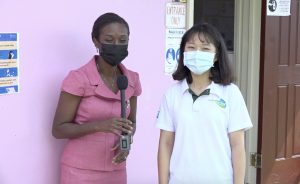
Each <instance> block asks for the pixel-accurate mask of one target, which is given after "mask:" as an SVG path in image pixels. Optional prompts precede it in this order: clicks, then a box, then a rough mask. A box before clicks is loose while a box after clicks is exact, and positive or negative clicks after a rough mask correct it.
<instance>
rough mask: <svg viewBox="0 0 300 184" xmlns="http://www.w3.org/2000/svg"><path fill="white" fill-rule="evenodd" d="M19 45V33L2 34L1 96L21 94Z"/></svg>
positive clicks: (0, 45)
mask: <svg viewBox="0 0 300 184" xmlns="http://www.w3.org/2000/svg"><path fill="white" fill-rule="evenodd" d="M18 45H19V36H18V33H0V95H4V94H11V93H18V92H19V49H18Z"/></svg>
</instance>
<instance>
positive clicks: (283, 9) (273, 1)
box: [267, 0, 291, 16]
mask: <svg viewBox="0 0 300 184" xmlns="http://www.w3.org/2000/svg"><path fill="white" fill-rule="evenodd" d="M267 15H268V16H290V15H291V0H267Z"/></svg>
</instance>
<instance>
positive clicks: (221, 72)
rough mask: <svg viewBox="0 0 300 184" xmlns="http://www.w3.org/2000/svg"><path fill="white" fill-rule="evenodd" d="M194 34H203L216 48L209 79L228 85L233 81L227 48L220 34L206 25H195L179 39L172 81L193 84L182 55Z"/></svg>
mask: <svg viewBox="0 0 300 184" xmlns="http://www.w3.org/2000/svg"><path fill="white" fill-rule="evenodd" d="M195 34H198V36H199V38H200V34H203V35H204V37H205V40H206V41H207V42H208V43H212V44H213V45H214V46H215V47H216V57H217V60H216V61H215V63H214V66H213V67H212V68H211V69H210V77H209V79H211V80H212V81H214V82H215V83H218V84H222V85H228V84H230V83H231V82H233V81H234V77H233V69H232V63H231V62H230V60H229V58H228V53H227V48H226V45H225V42H224V40H223V38H222V36H221V34H220V32H219V31H218V30H217V29H216V28H215V27H213V26H212V25H210V24H208V23H199V24H195V25H194V26H193V27H191V28H190V29H189V30H188V31H186V32H185V34H184V35H183V37H182V39H181V44H180V55H179V60H178V66H177V69H176V71H175V72H174V73H173V75H172V76H173V79H174V80H179V81H181V80H183V79H185V78H186V79H187V82H188V83H189V84H190V83H192V82H193V79H192V75H191V71H190V70H189V69H188V68H187V67H186V66H184V64H183V53H184V48H185V45H186V42H188V41H189V40H190V39H191V38H192V37H193V36H194V35H195Z"/></svg>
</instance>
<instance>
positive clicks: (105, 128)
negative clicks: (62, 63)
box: [52, 92, 132, 139]
mask: <svg viewBox="0 0 300 184" xmlns="http://www.w3.org/2000/svg"><path fill="white" fill-rule="evenodd" d="M80 100H81V97H80V96H75V95H72V94H69V93H66V92H61V94H60V98H59V101H58V105H57V109H56V113H55V116H54V120H53V126H52V135H53V136H54V137H56V138H58V139H63V138H77V137H81V136H84V135H87V134H90V133H95V132H99V131H102V132H111V133H115V134H117V135H120V134H121V133H120V132H121V131H125V132H128V133H130V134H131V133H132V132H131V131H132V127H131V125H130V123H131V122H130V121H128V120H124V119H122V118H113V119H109V120H106V121H102V122H96V121H95V122H89V123H85V124H78V123H75V122H74V118H75V115H76V111H77V109H78V106H79V103H80Z"/></svg>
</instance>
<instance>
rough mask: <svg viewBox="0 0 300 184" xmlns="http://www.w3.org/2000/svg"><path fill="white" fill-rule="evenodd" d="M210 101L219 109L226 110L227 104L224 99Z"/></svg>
mask: <svg viewBox="0 0 300 184" xmlns="http://www.w3.org/2000/svg"><path fill="white" fill-rule="evenodd" d="M210 101H213V102H215V103H216V104H217V105H218V106H219V107H221V108H223V109H225V108H226V102H225V100H223V99H222V98H220V99H219V100H210Z"/></svg>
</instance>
